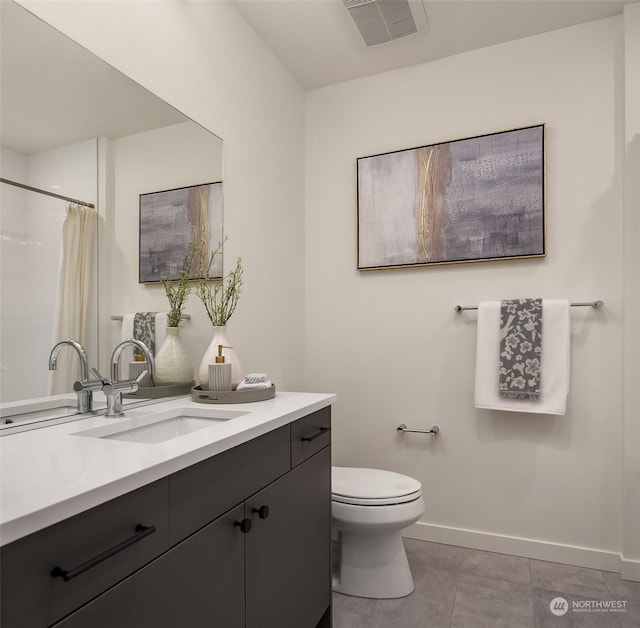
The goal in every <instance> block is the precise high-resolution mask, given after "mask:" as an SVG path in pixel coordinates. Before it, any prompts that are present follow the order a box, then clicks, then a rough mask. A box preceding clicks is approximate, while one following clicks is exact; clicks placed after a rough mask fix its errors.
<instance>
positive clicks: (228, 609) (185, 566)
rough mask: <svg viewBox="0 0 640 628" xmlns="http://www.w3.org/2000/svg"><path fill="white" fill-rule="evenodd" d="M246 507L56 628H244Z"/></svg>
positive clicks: (154, 563)
mask: <svg viewBox="0 0 640 628" xmlns="http://www.w3.org/2000/svg"><path fill="white" fill-rule="evenodd" d="M243 511H244V508H243V506H242V505H241V506H237V507H236V508H235V509H234V510H232V511H230V512H229V513H227V514H225V515H223V516H222V517H220V518H219V519H217V520H216V521H214V522H213V523H211V524H209V525H208V526H205V527H204V528H202V530H199V531H198V532H196V534H193V535H192V536H190V537H189V538H188V539H186V540H185V541H183V542H182V543H179V544H178V545H176V546H175V547H173V548H171V549H170V550H169V551H168V552H166V553H165V554H163V555H162V556H160V557H159V558H157V559H156V560H154V561H153V562H151V563H150V564H149V565H146V566H145V567H143V568H142V569H140V570H139V571H137V572H136V573H135V574H133V575H132V576H130V577H129V578H126V579H125V580H123V581H122V582H120V583H119V584H117V585H116V586H115V587H112V588H111V589H109V590H108V591H106V592H105V593H104V594H103V595H101V596H99V597H97V598H96V599H95V600H92V601H91V602H90V603H89V604H87V605H85V606H83V607H82V608H81V609H79V610H77V611H75V612H74V613H72V614H71V615H69V616H68V617H66V618H65V619H63V620H62V621H61V622H60V623H58V624H56V625H55V627H54V628H116V627H117V628H203V627H207V628H244V624H245V622H244V534H242V533H241V532H240V530H239V529H238V528H237V527H235V526H234V522H235V521H237V520H239V519H242V517H243Z"/></svg>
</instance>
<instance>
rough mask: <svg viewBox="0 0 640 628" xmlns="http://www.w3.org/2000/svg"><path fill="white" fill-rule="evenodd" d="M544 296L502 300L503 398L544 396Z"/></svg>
mask: <svg viewBox="0 0 640 628" xmlns="http://www.w3.org/2000/svg"><path fill="white" fill-rule="evenodd" d="M541 353H542V299H510V300H508V301H502V302H501V303H500V378H499V384H498V388H499V393H500V396H501V397H509V398H511V399H540V375H541V373H540V366H541V363H540V358H541Z"/></svg>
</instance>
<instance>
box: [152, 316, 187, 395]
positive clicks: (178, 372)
mask: <svg viewBox="0 0 640 628" xmlns="http://www.w3.org/2000/svg"><path fill="white" fill-rule="evenodd" d="M155 363H156V373H155V375H154V378H153V380H154V382H155V384H156V386H167V385H169V384H189V383H190V382H192V381H193V366H192V364H191V359H190V358H189V354H188V353H187V352H186V350H185V348H184V346H183V344H182V341H181V340H180V327H167V337H166V338H165V341H164V342H163V343H162V346H161V347H160V350H159V351H158V353H157V354H156V359H155Z"/></svg>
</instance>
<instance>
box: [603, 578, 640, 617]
mask: <svg viewBox="0 0 640 628" xmlns="http://www.w3.org/2000/svg"><path fill="white" fill-rule="evenodd" d="M602 577H603V578H604V581H605V582H606V583H607V587H608V588H609V592H610V593H611V599H612V600H619V601H621V602H625V607H624V612H623V613H620V614H619V615H618V620H619V621H620V624H621V625H622V626H623V628H638V626H640V582H632V581H630V580H623V579H622V578H621V577H620V574H618V573H611V572H608V571H603V572H602Z"/></svg>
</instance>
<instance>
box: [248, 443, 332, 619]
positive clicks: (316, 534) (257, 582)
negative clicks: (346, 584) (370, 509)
mask: <svg viewBox="0 0 640 628" xmlns="http://www.w3.org/2000/svg"><path fill="white" fill-rule="evenodd" d="M265 506H266V507H267V508H268V509H269V510H268V516H267V517H266V518H261V517H260V514H259V512H254V510H255V511H260V509H261V508H262V509H263V510H262V515H263V516H264V515H265V514H266V511H265V509H264V507H265ZM245 516H246V517H251V518H252V520H253V526H252V528H251V531H250V532H249V533H248V534H247V535H245V540H246V545H245V551H246V575H245V578H246V596H247V602H246V603H247V609H246V613H247V627H246V628H265V627H267V626H268V627H270V628H275V627H277V628H315V626H316V624H317V623H318V622H319V621H320V619H321V618H322V616H323V614H324V613H325V612H326V611H327V608H328V607H329V605H330V602H331V453H330V448H329V447H326V448H325V449H323V450H321V451H320V452H319V453H317V454H315V455H314V456H311V457H310V458H309V459H308V460H306V461H305V462H304V463H302V464H301V465H299V466H297V467H296V468H295V469H293V470H292V471H291V472H290V473H288V474H287V475H285V476H283V477H282V478H280V479H278V480H276V481H275V482H273V484H270V485H269V486H268V487H266V488H265V489H263V490H262V491H260V492H259V493H256V495H254V496H253V497H252V498H250V499H249V500H247V501H246V502H245Z"/></svg>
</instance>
